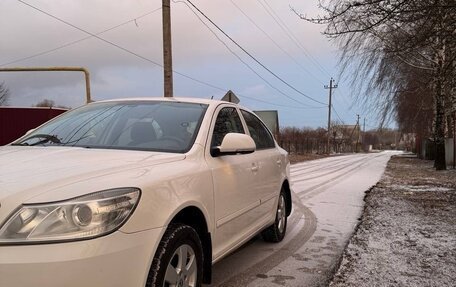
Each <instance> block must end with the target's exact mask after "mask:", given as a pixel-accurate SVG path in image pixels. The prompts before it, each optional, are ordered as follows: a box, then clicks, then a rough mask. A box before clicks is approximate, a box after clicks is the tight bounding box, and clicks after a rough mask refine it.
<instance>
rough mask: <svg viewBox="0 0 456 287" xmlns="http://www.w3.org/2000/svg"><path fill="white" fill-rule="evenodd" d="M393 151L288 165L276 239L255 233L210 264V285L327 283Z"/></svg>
mask: <svg viewBox="0 0 456 287" xmlns="http://www.w3.org/2000/svg"><path fill="white" fill-rule="evenodd" d="M394 154H395V152H382V153H371V154H353V155H344V156H335V157H329V158H324V159H320V160H315V161H308V162H303V163H299V164H295V165H293V166H292V168H291V179H292V184H293V186H292V189H293V204H294V206H293V207H294V210H293V213H292V214H291V216H290V217H289V218H288V227H287V228H288V230H287V235H286V237H285V239H284V241H283V242H281V243H279V244H270V243H265V242H263V241H262V240H261V239H259V238H255V239H253V240H251V241H250V242H249V243H247V244H246V245H245V246H244V247H242V248H241V249H240V250H238V251H236V252H235V253H234V254H232V255H230V256H229V257H227V258H225V259H223V260H221V261H220V262H218V263H217V264H216V265H215V266H214V270H213V284H211V285H210V286H252V287H253V286H300V287H302V286H321V285H325V284H326V283H327V280H328V278H329V276H330V275H331V272H332V270H333V269H334V267H335V265H336V264H337V261H338V258H339V257H340V255H341V254H342V252H343V249H344V247H345V245H346V243H347V242H348V239H349V238H350V235H351V234H352V233H353V231H354V228H355V226H356V224H357V221H358V218H359V217H360V215H361V213H362V209H363V203H364V202H363V198H364V193H365V191H367V190H368V189H369V188H370V187H372V186H373V185H375V184H376V183H377V182H378V181H379V179H380V177H381V175H382V174H383V172H384V170H385V167H386V164H387V162H388V160H389V159H390V157H391V156H392V155H394Z"/></svg>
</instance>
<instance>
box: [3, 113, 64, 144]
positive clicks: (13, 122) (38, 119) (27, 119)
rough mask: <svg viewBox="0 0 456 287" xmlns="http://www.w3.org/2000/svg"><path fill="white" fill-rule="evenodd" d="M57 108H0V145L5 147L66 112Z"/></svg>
mask: <svg viewBox="0 0 456 287" xmlns="http://www.w3.org/2000/svg"><path fill="white" fill-rule="evenodd" d="M66 111H67V110H65V109H58V108H42V107H33V108H13V107H0V145H5V144H8V143H10V142H12V141H13V140H15V139H17V138H19V137H20V136H22V135H24V134H25V133H26V132H27V131H28V130H31V129H34V128H36V127H38V126H39V125H41V124H43V123H45V122H47V121H48V120H50V119H52V118H54V117H56V116H58V115H60V114H61V113H64V112H66Z"/></svg>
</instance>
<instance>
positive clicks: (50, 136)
mask: <svg viewBox="0 0 456 287" xmlns="http://www.w3.org/2000/svg"><path fill="white" fill-rule="evenodd" d="M206 109H207V105H203V104H195V103H182V102H168V101H144V102H138V101H131V102H105V103H93V104H90V105H87V106H83V107H81V108H78V109H75V110H71V111H69V112H67V113H65V114H63V115H62V116H60V117H58V118H56V119H54V120H52V121H50V122H49V123H47V124H45V125H44V126H42V127H40V128H38V129H36V130H34V131H33V132H31V133H30V134H28V135H27V136H25V137H23V138H22V139H19V140H17V141H15V142H14V143H12V145H25V146H32V145H39V146H76V147H87V148H114V149H131V150H148V151H159V152H177V153H184V152H187V151H188V150H189V149H190V148H191V147H192V145H193V142H194V141H195V138H196V135H197V133H198V130H199V127H200V124H201V121H202V119H203V116H204V114H205V111H206Z"/></svg>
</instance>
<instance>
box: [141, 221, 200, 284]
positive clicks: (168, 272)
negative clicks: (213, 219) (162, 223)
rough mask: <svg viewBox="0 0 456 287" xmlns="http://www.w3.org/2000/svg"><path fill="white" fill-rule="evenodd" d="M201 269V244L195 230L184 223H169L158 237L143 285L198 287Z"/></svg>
mask: <svg viewBox="0 0 456 287" xmlns="http://www.w3.org/2000/svg"><path fill="white" fill-rule="evenodd" d="M202 272H203V248H202V245H201V240H200V239H199V236H198V233H196V231H195V230H194V229H193V228H192V227H190V226H188V225H183V224H173V225H170V226H169V227H168V230H167V231H166V232H165V235H164V236H163V239H162V240H161V242H160V244H159V246H158V249H157V252H156V254H155V257H154V260H153V262H152V267H151V269H150V271H149V276H148V278H147V283H146V287H152V286H153V287H168V286H169V287H171V286H172V287H198V286H201V282H202Z"/></svg>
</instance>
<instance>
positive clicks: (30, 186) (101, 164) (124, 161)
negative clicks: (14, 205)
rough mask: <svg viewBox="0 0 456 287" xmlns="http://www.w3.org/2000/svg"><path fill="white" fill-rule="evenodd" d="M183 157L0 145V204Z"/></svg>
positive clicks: (137, 152)
mask: <svg viewBox="0 0 456 287" xmlns="http://www.w3.org/2000/svg"><path fill="white" fill-rule="evenodd" d="M183 159H185V155H184V154H172V153H158V152H146V151H130V150H111V149H87V148H77V147H23V146H17V147H16V146H5V147H0V204H4V203H5V202H6V201H8V199H12V198H14V199H15V200H14V201H20V202H22V203H23V202H26V201H27V200H28V199H30V198H32V197H35V196H37V195H39V194H42V193H45V192H49V191H51V190H55V189H58V188H61V187H63V186H67V185H71V184H74V183H78V182H83V181H87V180H91V179H93V178H96V177H102V176H105V175H109V174H117V173H119V172H120V171H125V170H131V169H137V168H141V167H145V166H153V165H158V164H164V163H169V162H173V161H179V160H183Z"/></svg>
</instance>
